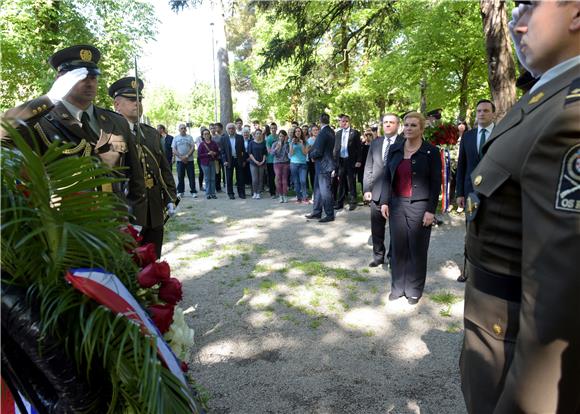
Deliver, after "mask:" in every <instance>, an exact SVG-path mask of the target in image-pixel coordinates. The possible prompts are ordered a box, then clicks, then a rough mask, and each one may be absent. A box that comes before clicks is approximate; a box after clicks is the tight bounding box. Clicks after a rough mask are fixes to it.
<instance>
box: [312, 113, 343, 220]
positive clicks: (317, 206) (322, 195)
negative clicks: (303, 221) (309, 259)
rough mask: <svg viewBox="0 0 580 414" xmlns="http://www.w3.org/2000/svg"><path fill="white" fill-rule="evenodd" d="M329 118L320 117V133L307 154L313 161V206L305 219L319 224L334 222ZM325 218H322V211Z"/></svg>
mask: <svg viewBox="0 0 580 414" xmlns="http://www.w3.org/2000/svg"><path fill="white" fill-rule="evenodd" d="M329 122H330V117H329V116H328V114H322V115H320V132H319V133H318V136H317V137H316V141H314V144H313V145H312V147H311V148H310V152H309V153H308V154H309V156H310V159H312V160H314V163H315V164H314V168H315V179H314V205H313V206H312V213H310V214H307V215H306V218H307V219H309V220H310V219H318V221H319V222H320V223H327V222H329V221H334V208H333V202H332V192H331V190H330V179H331V175H332V172H333V171H334V170H335V168H336V166H335V163H334V156H333V150H334V131H333V130H332V128H330V126H329V125H328V124H329ZM323 209H324V212H325V213H326V217H324V218H322V210H323Z"/></svg>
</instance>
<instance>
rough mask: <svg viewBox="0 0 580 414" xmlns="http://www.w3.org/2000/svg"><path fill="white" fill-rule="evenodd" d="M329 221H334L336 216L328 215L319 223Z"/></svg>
mask: <svg viewBox="0 0 580 414" xmlns="http://www.w3.org/2000/svg"><path fill="white" fill-rule="evenodd" d="M329 221H334V217H330V216H326V217H324V218H321V219H320V220H318V222H319V223H328V222H329Z"/></svg>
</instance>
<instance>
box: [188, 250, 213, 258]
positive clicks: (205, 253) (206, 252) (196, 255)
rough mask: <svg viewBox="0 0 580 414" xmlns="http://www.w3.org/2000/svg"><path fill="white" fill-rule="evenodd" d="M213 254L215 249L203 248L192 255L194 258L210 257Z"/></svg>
mask: <svg viewBox="0 0 580 414" xmlns="http://www.w3.org/2000/svg"><path fill="white" fill-rule="evenodd" d="M212 254H213V250H202V251H199V252H195V253H194V254H192V255H191V257H192V258H193V259H204V258H206V257H210V256H211V255H212Z"/></svg>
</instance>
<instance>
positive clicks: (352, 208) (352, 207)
mask: <svg viewBox="0 0 580 414" xmlns="http://www.w3.org/2000/svg"><path fill="white" fill-rule="evenodd" d="M355 208H356V204H349V205H348V211H353V210H354V209H355Z"/></svg>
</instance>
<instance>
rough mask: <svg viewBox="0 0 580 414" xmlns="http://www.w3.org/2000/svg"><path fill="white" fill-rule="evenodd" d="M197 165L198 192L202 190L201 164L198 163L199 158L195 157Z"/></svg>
mask: <svg viewBox="0 0 580 414" xmlns="http://www.w3.org/2000/svg"><path fill="white" fill-rule="evenodd" d="M197 165H198V166H199V174H198V175H197V179H198V182H199V191H201V189H202V188H203V168H201V162H199V157H197Z"/></svg>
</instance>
